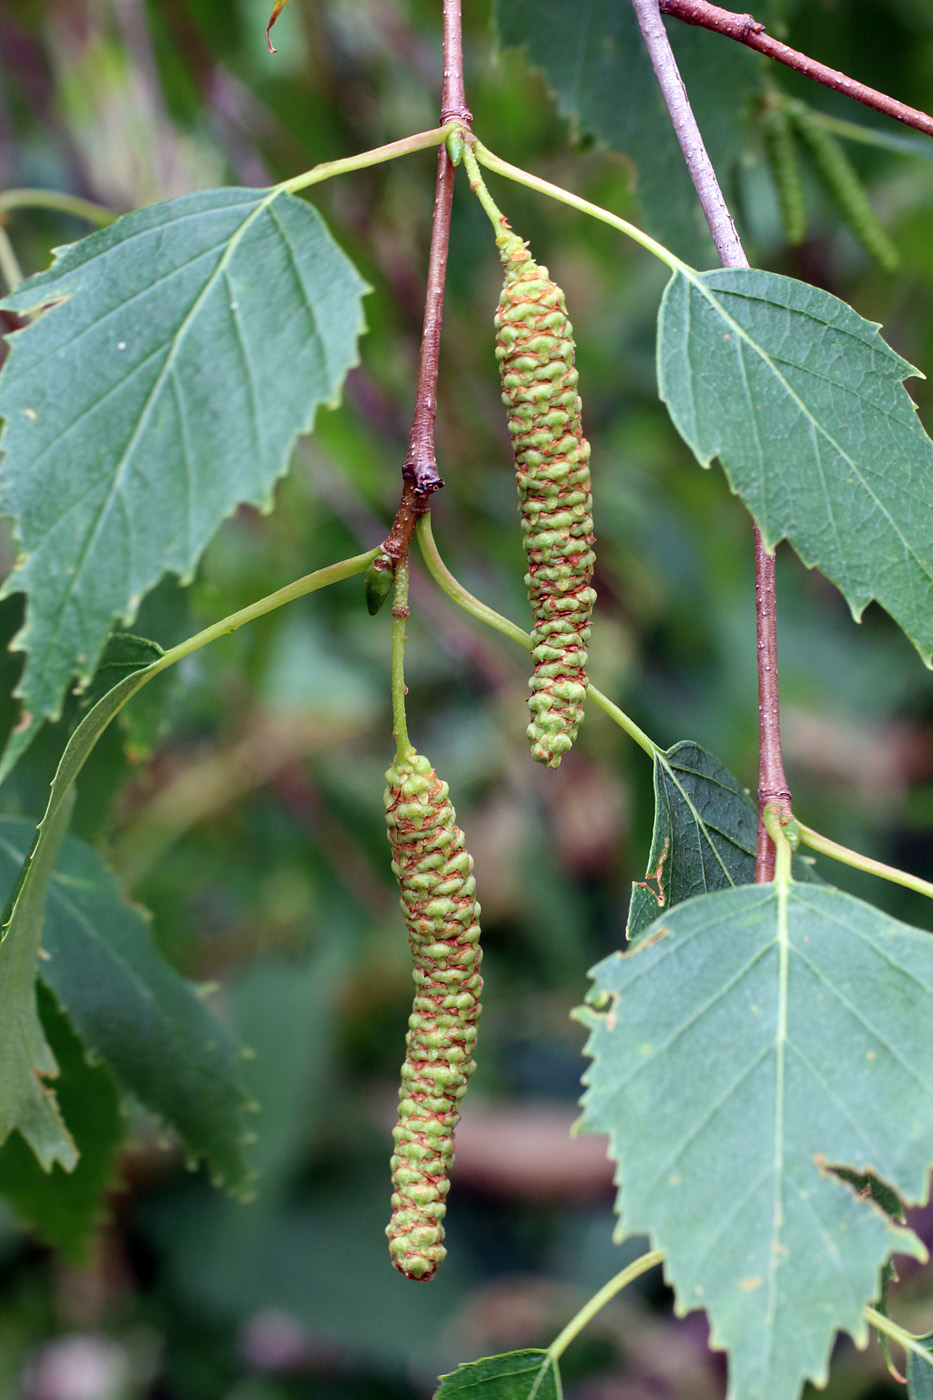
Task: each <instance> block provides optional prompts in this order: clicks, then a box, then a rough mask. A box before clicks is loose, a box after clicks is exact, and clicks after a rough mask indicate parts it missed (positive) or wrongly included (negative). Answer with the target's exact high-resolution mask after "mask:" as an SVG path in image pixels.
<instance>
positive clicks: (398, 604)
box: [392, 559, 411, 761]
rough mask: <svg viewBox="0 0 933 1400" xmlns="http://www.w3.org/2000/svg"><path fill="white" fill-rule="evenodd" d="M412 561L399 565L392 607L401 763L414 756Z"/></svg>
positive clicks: (395, 719) (395, 732)
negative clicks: (408, 704)
mask: <svg viewBox="0 0 933 1400" xmlns="http://www.w3.org/2000/svg"><path fill="white" fill-rule="evenodd" d="M408 617H409V612H408V560H407V559H399V560H398V562H397V563H396V565H395V601H394V603H393V605H392V734H393V736H394V738H395V744H396V750H397V753H398V757H399V761H401V760H403V759H404V758H405V757H406V756H407V755H408V754H409V753H411V740H410V739H409V737H408V723H407V720H406V718H405V694H406V686H405V643H406V641H407V640H408V639H407V636H406V629H407V627H408Z"/></svg>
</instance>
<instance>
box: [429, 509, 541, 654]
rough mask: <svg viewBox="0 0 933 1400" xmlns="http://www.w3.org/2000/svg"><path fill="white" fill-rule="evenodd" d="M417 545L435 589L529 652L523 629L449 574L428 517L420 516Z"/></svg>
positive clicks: (528, 644) (527, 640)
mask: <svg viewBox="0 0 933 1400" xmlns="http://www.w3.org/2000/svg"><path fill="white" fill-rule="evenodd" d="M417 535H418V544H419V546H420V547H421V555H422V558H423V559H424V562H425V564H426V565H427V569H428V573H429V574H430V575H431V577H432V578H433V580H434V582H435V583H436V584H437V585H438V587H439V588H441V589H443V591H444V592H445V593H446V594H447V596H448V598H452V599H453V601H454V602H455V603H456V604H457V606H458V607H461V608H463V609H464V610H465V611H466V612H468V613H470V614H471V616H473V617H475V618H478V619H479V621H480V622H485V623H486V624H487V626H489V627H494V628H495V630H496V631H497V632H501V633H502V634H503V636H505V637H508V638H509V639H510V640H511V641H513V642H517V643H518V645H519V646H520V647H524V648H525V650H526V651H531V645H532V644H531V637H530V636H529V634H528V633H527V632H523V631H522V629H521V627H519V626H518V625H517V624H516V623H514V622H510V621H509V619H508V618H507V617H503V616H502V614H501V613H497V612H495V611H494V610H493V609H492V608H490V607H488V606H487V604H486V603H481V602H480V600H479V598H476V597H474V596H473V594H472V593H470V592H469V591H468V590H467V589H466V588H464V586H463V584H462V583H460V582H459V581H458V580H457V579H455V578H454V576H453V574H452V573H451V572H450V570H449V569H448V567H447V565H446V564H445V563H444V561H443V559H442V558H441V556H440V554H439V553H438V548H437V544H436V543H435V540H434V531H433V530H432V529H431V517H430V516H429V515H422V517H421V519H420V520H419V521H418V527H417Z"/></svg>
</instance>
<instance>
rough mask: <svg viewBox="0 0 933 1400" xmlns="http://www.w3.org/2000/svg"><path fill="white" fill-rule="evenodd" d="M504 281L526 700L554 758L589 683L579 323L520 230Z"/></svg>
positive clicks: (501, 345)
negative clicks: (525, 625) (524, 601)
mask: <svg viewBox="0 0 933 1400" xmlns="http://www.w3.org/2000/svg"><path fill="white" fill-rule="evenodd" d="M500 254H501V257H502V261H503V263H504V265H505V283H504V285H503V288H502V295H501V296H500V298H499V307H498V310H497V312H496V332H497V345H496V357H497V359H498V361H499V370H500V375H501V379H502V401H503V403H504V404H505V406H506V408H507V410H508V419H509V432H510V433H511V436H512V447H513V451H514V455H515V472H516V480H517V483H518V495H519V510H520V512H521V518H522V530H523V533H524V542H525V558H526V561H527V564H528V573H527V575H526V579H525V582H526V584H527V586H528V597H529V602H530V603H531V611H532V620H533V625H532V642H533V647H532V656H533V659H534V673H533V675H532V678H531V683H530V692H531V693H530V696H529V700H528V706H529V709H530V710H531V723H530V724H529V726H528V738H529V740H530V741H531V751H532V754H533V756H534V757H535V758H536V759H537V760H538V761H539V762H540V763H545V764H547V765H548V767H549V768H556V767H557V766H558V764H559V763H560V760H561V757H562V756H563V754H565V753H566V752H567V750H568V749H569V748H570V746H571V744H572V743H573V741H574V739H575V738H576V734H577V730H578V728H579V726H580V722H581V720H582V719H583V698H584V695H585V693H586V662H587V650H586V648H587V642H588V640H589V635H590V618H591V617H592V613H593V604H594V603H595V601H596V593H595V591H594V589H593V587H592V578H593V569H594V565H595V556H594V554H593V544H594V539H595V537H594V534H593V502H592V496H591V493H590V467H589V459H590V445H589V443H588V442H587V440H586V438H585V437H584V436H583V424H582V421H581V417H580V399H579V396H578V394H577V371H576V369H575V367H574V342H573V327H572V326H571V324H570V321H569V319H568V316H567V308H566V305H565V303H564V294H563V292H562V291H561V289H560V288H559V287H558V286H556V285H555V283H554V282H552V281H551V279H550V278H549V276H548V271H547V268H546V267H540V266H539V265H538V264H537V263H536V262H535V261H534V259H533V258H532V256H531V254H530V252H529V251H528V248H527V246H526V245H525V244H524V243H523V242H522V241H521V239H520V238H517V237H515V235H509V236H507V237H505V238H504V239H502V240H501V241H500Z"/></svg>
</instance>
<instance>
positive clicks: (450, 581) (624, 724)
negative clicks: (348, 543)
mask: <svg viewBox="0 0 933 1400" xmlns="http://www.w3.org/2000/svg"><path fill="white" fill-rule="evenodd" d="M417 533H418V544H419V545H420V547H421V554H422V557H423V559H424V562H425V564H426V565H427V569H428V573H429V574H430V575H431V577H432V578H433V580H434V582H435V583H436V584H437V585H438V587H439V588H441V589H443V591H444V592H445V593H446V594H447V596H448V598H451V599H452V600H453V601H454V602H455V603H456V604H457V606H458V607H460V608H463V610H464V612H468V613H469V614H470V615H471V617H475V618H476V619H477V620H478V621H479V622H485V623H486V625H487V626H488V627H493V628H495V630H496V631H497V632H501V633H502V635H503V636H504V637H508V638H509V639H510V640H511V641H513V642H517V643H518V645H519V646H520V647H524V648H525V650H526V651H531V647H532V641H531V637H530V636H529V634H528V633H527V632H525V631H523V630H522V628H521V627H519V626H517V625H516V623H514V622H510V621H509V619H508V618H507V617H503V616H502V614H501V613H497V612H496V611H495V610H494V609H493V608H490V607H489V606H487V604H486V603H481V602H480V600H479V599H478V598H475V597H474V596H473V594H472V593H470V592H468V590H467V589H466V588H464V587H463V584H462V583H459V582H458V581H457V579H456V578H454V576H453V574H452V573H451V572H450V570H449V569H448V568H447V565H446V564H445V563H444V561H443V559H442V558H441V556H440V554H439V553H438V549H437V545H436V543H435V541H434V532H433V531H432V529H431V520H430V517H429V516H427V515H423V516H422V517H421V519H420V520H419V521H418V531H417ZM586 694H587V698H588V699H590V700H592V701H593V703H594V705H598V706H599V708H600V709H601V710H602V711H603V712H604V713H605V714H607V715H608V716H609V718H610V719H612V720H615V722H616V724H617V725H618V726H619V728H620V729H622V730H624V731H625V733H626V734H628V736H629V738H630V739H634V741H635V743H636V744H638V746H639V748H642V749H644V751H645V753H646V754H647V755H648V756H649V758H652V759H653V758H663V750H662V749H660V748H659V747H658V745H657V744H655V743H654V742H653V740H651V739H649V737H648V735H647V734H646V733H645V732H644V730H643V729H639V727H638V725H637V724H636V723H635V721H634V720H633V719H630V718H629V716H628V715H627V714H626V713H625V711H624V710H620V709H619V707H618V705H615V704H613V702H612V701H611V700H610V699H609V698H608V696H606V695H604V694H603V693H602V691H601V690H597V689H596V687H595V685H587V687H586Z"/></svg>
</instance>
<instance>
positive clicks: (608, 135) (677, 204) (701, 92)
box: [496, 0, 761, 267]
mask: <svg viewBox="0 0 933 1400" xmlns="http://www.w3.org/2000/svg"><path fill="white" fill-rule="evenodd" d="M496 21H497V27H498V32H499V42H500V44H501V45H502V46H503V47H504V48H524V49H526V50H527V53H528V57H529V58H530V60H531V62H532V63H533V64H535V65H536V66H537V67H539V68H541V69H543V70H544V73H545V75H546V77H547V81H548V83H549V85H550V86H551V87H552V88H553V89H554V91H555V92H556V94H557V97H558V100H559V102H560V108H561V112H562V113H563V114H564V116H566V117H569V118H570V119H571V120H572V121H573V122H574V124H575V125H576V126H577V127H578V128H579V129H581V130H582V131H584V132H586V133H587V134H590V135H593V136H595V137H596V138H597V140H599V141H600V142H602V143H604V144H605V145H607V146H609V147H610V148H611V149H612V150H614V151H622V152H624V153H625V154H626V155H627V156H628V157H629V159H630V160H631V162H632V165H633V168H634V169H635V171H636V181H635V193H636V195H637V197H638V200H639V203H640V204H641V206H642V209H643V210H644V213H645V221H646V224H647V227H648V230H649V232H650V233H652V234H654V235H655V237H657V238H658V239H660V240H661V242H662V243H666V244H667V245H668V246H669V247H671V248H672V249H673V250H674V251H675V252H676V253H677V254H678V255H679V256H680V257H682V258H685V259H686V260H687V261H688V262H691V263H694V264H695V265H696V266H699V267H703V266H709V265H710V264H711V263H715V262H716V255H715V250H714V248H713V242H712V239H711V237H710V234H709V229H708V228H707V225H706V220H705V219H704V217H703V211H702V210H701V208H700V206H699V203H698V201H697V197H696V192H695V190H694V188H693V185H692V183H691V180H690V176H689V174H688V173H687V169H686V166H685V165H684V158H683V156H682V154H681V151H680V147H679V145H678V144H677V138H676V136H675V134H674V128H673V126H672V124H671V119H670V115H669V114H668V111H667V108H666V107H665V105H664V99H663V98H662V96H661V93H660V89H659V87H658V82H657V79H656V78H655V75H654V71H653V70H652V67H651V62H650V60H649V58H648V56H647V53H646V51H645V45H644V41H643V39H642V37H641V32H640V30H639V28H638V23H637V21H636V19H635V15H634V12H633V10H632V7H631V5H629V4H617V3H615V0H578V3H576V4H574V5H567V4H565V3H563V0H497V6H496ZM670 37H671V43H672V45H673V47H674V50H675V53H676V57H677V63H678V66H679V68H680V71H681V75H682V76H683V79H684V81H685V83H686V86H687V91H688V92H689V93H690V101H691V103H692V105H693V108H694V110H695V112H696V115H697V120H698V121H699V123H700V128H701V130H702V132H703V137H704V141H705V143H706V146H707V148H708V150H709V153H710V156H711V158H712V161H713V164H714V165H715V166H716V169H717V170H718V171H719V173H720V176H721V177H722V176H724V175H725V174H726V173H727V172H728V168H729V165H730V164H731V162H732V161H733V160H734V159H735V158H736V156H737V155H738V153H739V151H740V149H741V144H742V140H743V123H742V118H741V109H742V106H743V104H744V102H745V100H746V98H747V96H748V94H749V93H750V92H752V91H754V90H755V88H756V87H757V84H758V80H759V71H760V65H761V60H760V59H759V58H758V56H757V55H755V54H753V53H751V52H750V51H749V50H741V49H738V48H735V49H734V51H733V52H732V53H730V55H729V82H728V83H724V82H723V81H722V67H721V48H720V41H719V39H718V36H716V35H713V34H708V33H704V32H703V31H702V30H700V29H695V28H690V27H689V26H688V25H684V24H675V25H672V26H671V31H670Z"/></svg>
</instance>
